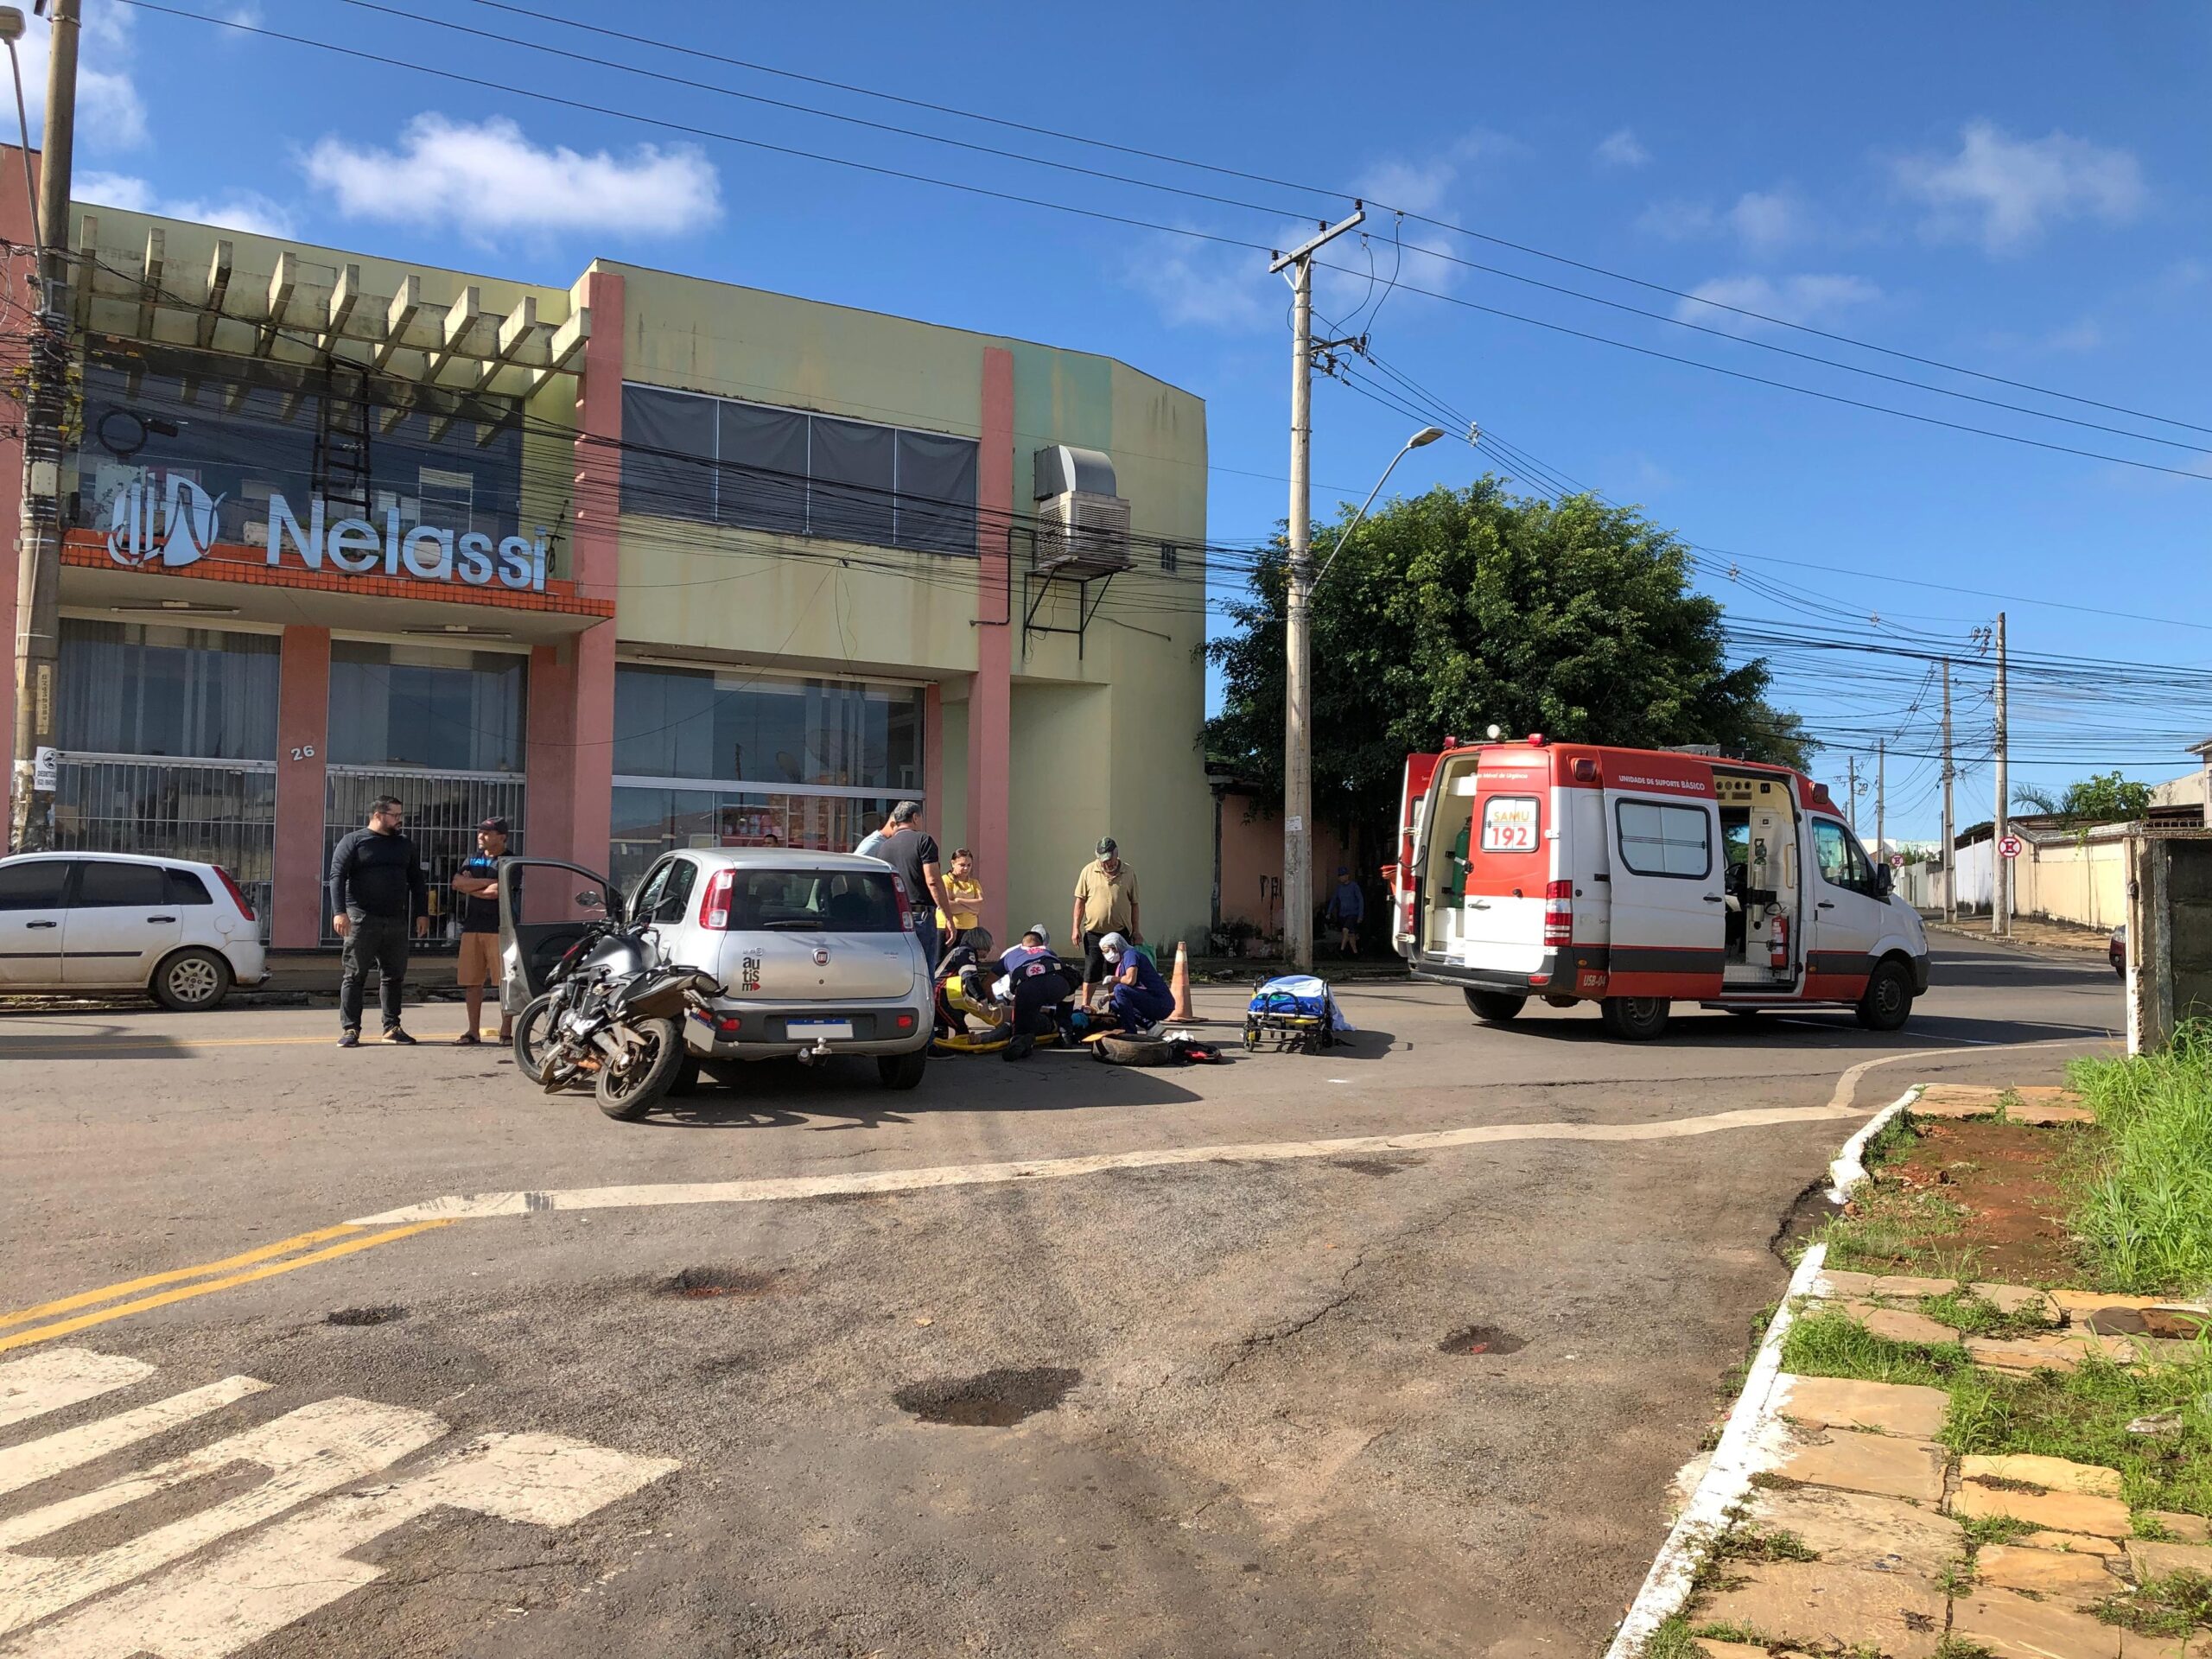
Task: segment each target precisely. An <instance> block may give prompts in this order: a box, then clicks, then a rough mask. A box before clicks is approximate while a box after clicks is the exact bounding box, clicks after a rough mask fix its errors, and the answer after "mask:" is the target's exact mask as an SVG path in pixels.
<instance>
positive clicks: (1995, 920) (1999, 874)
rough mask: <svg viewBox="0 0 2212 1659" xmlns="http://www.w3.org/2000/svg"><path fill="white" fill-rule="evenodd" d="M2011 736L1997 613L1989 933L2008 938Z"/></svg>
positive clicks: (2002, 634) (2001, 625) (2002, 621)
mask: <svg viewBox="0 0 2212 1659" xmlns="http://www.w3.org/2000/svg"><path fill="white" fill-rule="evenodd" d="M2008 736H2009V734H2008V733H2007V732H2006V730H2005V613H2004V612H2002V611H1999V612H1998V613H1997V746H1996V747H1997V817H1996V823H1995V834H1994V838H1993V840H1992V841H1991V842H1990V846H1989V850H1990V852H1991V853H1992V854H1993V855H1994V856H1993V858H1992V859H1991V863H1992V864H1993V865H1994V866H1995V868H1993V869H1992V870H1991V871H1990V873H1989V874H1990V895H1991V896H1990V902H1989V931H1991V932H1993V933H1997V934H2007V933H2010V932H2011V931H2012V860H2010V859H2008V858H2006V857H2005V855H2004V853H2003V850H2002V844H2003V842H2004V840H2005V836H2009V835H2011V834H2012V822H2011V814H2010V813H2009V812H2008V811H2007V810H2006V802H2005V796H2006V794H2007V793H2008V792H2009V791H2010V790H2011V788H2012V773H2011V768H2010V767H2009V766H2008V765H2007V756H2006V753H2005V743H2006V741H2007V738H2008Z"/></svg>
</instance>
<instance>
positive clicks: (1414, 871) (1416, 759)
mask: <svg viewBox="0 0 2212 1659" xmlns="http://www.w3.org/2000/svg"><path fill="white" fill-rule="evenodd" d="M1443 758H1444V757H1443V756H1442V755H1440V754H1409V755H1408V756H1407V757H1406V770H1405V775H1404V778H1403V779H1402V781H1401V783H1400V784H1399V785H1398V861H1397V862H1396V863H1395V864H1393V865H1391V866H1390V868H1389V869H1387V870H1385V871H1384V872H1383V874H1385V875H1386V876H1388V877H1389V881H1390V932H1391V936H1392V938H1393V941H1394V943H1395V944H1396V945H1397V947H1398V954H1399V955H1400V956H1402V957H1407V958H1408V959H1410V958H1411V957H1413V955H1414V950H1415V949H1416V947H1417V944H1418V939H1417V934H1418V932H1419V918H1420V916H1421V811H1422V809H1423V808H1424V807H1426V806H1427V803H1428V785H1429V780H1430V779H1433V778H1434V777H1435V776H1436V763H1437V762H1438V761H1439V760H1442V759H1443Z"/></svg>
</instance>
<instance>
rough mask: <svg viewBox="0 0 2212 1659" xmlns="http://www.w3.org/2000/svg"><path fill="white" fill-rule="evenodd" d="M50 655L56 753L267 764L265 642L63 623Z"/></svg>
mask: <svg viewBox="0 0 2212 1659" xmlns="http://www.w3.org/2000/svg"><path fill="white" fill-rule="evenodd" d="M60 650H61V663H60V668H61V676H60V677H61V687H60V707H59V709H58V710H57V714H56V723H57V725H58V726H59V728H60V735H61V743H60V747H62V748H64V749H73V750H77V751H79V752H83V753H92V754H160V755H182V756H190V757H194V758H195V759H200V760H275V759H276V757H277V661H278V655H279V650H280V647H279V645H278V642H277V637H276V636H275V635H273V634H265V633H219V632H213V631H212V630H209V629H203V628H171V627H159V626H140V625H138V624H137V623H132V622H90V621H83V620H78V619H77V618H74V617H65V618H63V619H62V622H61V637H60Z"/></svg>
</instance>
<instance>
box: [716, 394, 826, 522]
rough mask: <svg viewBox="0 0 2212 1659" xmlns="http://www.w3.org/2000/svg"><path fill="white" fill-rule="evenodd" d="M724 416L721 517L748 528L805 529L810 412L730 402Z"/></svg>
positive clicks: (718, 501) (718, 500)
mask: <svg viewBox="0 0 2212 1659" xmlns="http://www.w3.org/2000/svg"><path fill="white" fill-rule="evenodd" d="M807 426H808V419H807V417H806V416H804V415H802V414H799V413H798V411H797V410H788V409H764V408H763V407H761V406H760V404H730V403H725V404H722V405H721V455H720V458H719V461H718V463H717V467H716V471H715V518H718V519H719V520H720V521H721V523H723V524H737V525H740V526H741V527H742V528H744V529H747V530H772V531H780V532H781V533H783V534H785V535H786V536H803V535H804V534H805V533H806V465H807V437H806V429H807Z"/></svg>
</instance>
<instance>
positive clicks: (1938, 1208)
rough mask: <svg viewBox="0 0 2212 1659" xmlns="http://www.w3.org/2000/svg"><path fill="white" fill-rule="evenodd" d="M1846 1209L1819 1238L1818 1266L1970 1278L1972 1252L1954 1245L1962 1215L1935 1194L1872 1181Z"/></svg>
mask: <svg viewBox="0 0 2212 1659" xmlns="http://www.w3.org/2000/svg"><path fill="white" fill-rule="evenodd" d="M1896 1121H1897V1120H1895V1119H1892V1120H1891V1122H1896ZM1851 1207H1852V1213H1851V1214H1850V1215H1847V1216H1839V1217H1836V1218H1835V1219H1834V1221H1832V1222H1830V1223H1829V1224H1827V1230H1826V1231H1825V1232H1823V1233H1822V1234H1821V1238H1822V1239H1823V1240H1825V1241H1826V1243H1827V1247H1828V1254H1827V1261H1826V1262H1823V1263H1822V1264H1821V1265H1822V1266H1824V1267H1827V1268H1837V1269H1840V1270H1842V1271H1847V1272H1852V1273H1914V1274H1924V1275H1926V1276H1927V1277H1929V1278H1932V1279H1960V1280H1964V1279H1971V1278H1973V1277H1974V1255H1975V1252H1974V1249H1971V1248H1970V1247H1966V1248H1962V1247H1961V1246H1960V1245H1959V1244H1958V1243H1956V1242H1955V1240H1956V1236H1957V1233H1958V1230H1959V1224H1960V1223H1961V1221H1964V1220H1965V1219H1966V1218H1967V1211H1966V1210H1965V1209H1964V1207H1963V1206H1961V1205H1957V1204H1954V1203H1953V1202H1952V1201H1951V1200H1950V1199H1948V1198H1945V1197H1943V1196H1942V1194H1941V1193H1940V1192H1933V1191H1931V1190H1929V1189H1926V1188H1922V1189H1919V1190H1917V1191H1916V1190H1914V1189H1912V1188H1910V1187H1907V1186H1904V1185H1902V1184H1900V1183H1898V1182H1896V1181H1885V1180H1884V1179H1881V1177H1879V1176H1878V1175H1876V1176H1872V1177H1870V1178H1869V1179H1867V1180H1866V1181H1865V1182H1863V1183H1862V1184H1861V1185H1859V1190H1858V1191H1857V1192H1854V1193H1853V1194H1852V1199H1851ZM1947 1246H1948V1248H1947Z"/></svg>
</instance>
